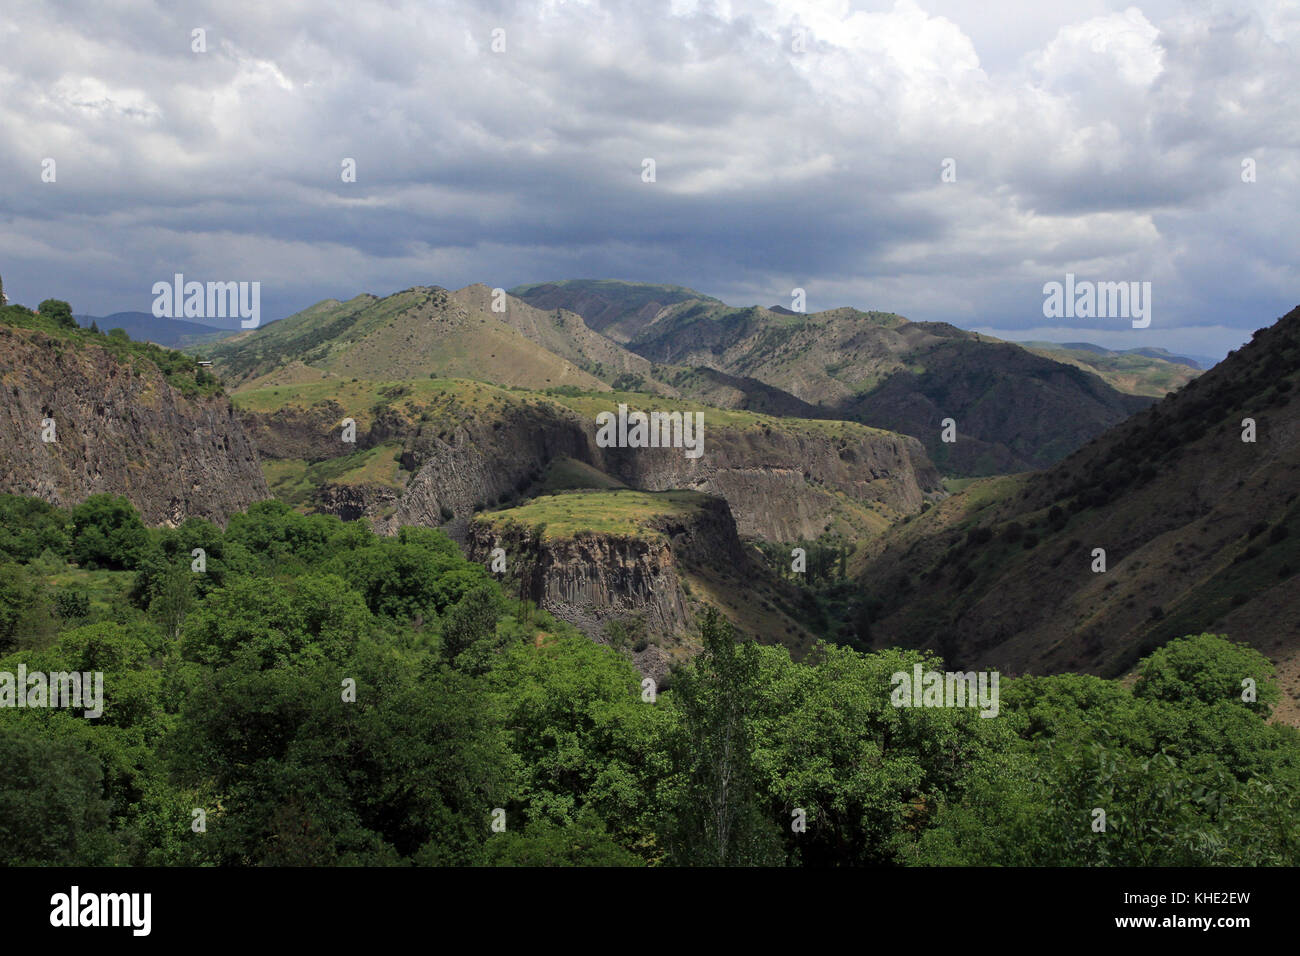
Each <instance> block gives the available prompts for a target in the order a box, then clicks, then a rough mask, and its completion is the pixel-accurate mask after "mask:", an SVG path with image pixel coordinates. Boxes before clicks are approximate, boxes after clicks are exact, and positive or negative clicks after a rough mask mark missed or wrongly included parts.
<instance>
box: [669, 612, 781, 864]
mask: <svg viewBox="0 0 1300 956" xmlns="http://www.w3.org/2000/svg"><path fill="white" fill-rule="evenodd" d="M700 637H701V640H702V642H703V645H704V646H703V649H702V650H701V652H700V654H699V656H698V657H696V659H695V661H694V662H693V665H692V666H691V667H689V668H687V669H686V670H685V671H684V672H683V673H682V675H681V676H680V677H679V678H678V680H677V681H676V683H675V684H674V690H673V698H674V702H675V703H676V706H677V707H678V708H679V709H680V711H681V717H682V725H681V726H682V733H681V735H680V737H679V740H678V745H677V757H678V766H679V768H680V771H681V773H682V775H683V777H684V780H683V786H682V787H681V790H680V793H679V795H678V799H677V801H676V806H675V807H674V812H673V819H672V820H671V821H670V822H669V823H668V826H667V832H668V847H669V853H670V859H671V860H672V861H673V862H675V863H679V864H689V865H702V866H752V865H773V864H777V863H780V862H782V853H781V849H780V842H779V837H778V836H777V830H776V826H775V824H774V823H773V821H771V820H770V819H768V818H767V817H766V816H765V815H764V813H763V809H762V806H761V802H760V799H759V796H758V793H757V791H756V789H755V786H754V779H753V776H754V775H753V768H752V765H751V755H750V746H751V744H750V733H749V728H748V718H749V716H750V714H751V712H752V710H753V707H754V702H755V701H756V700H757V698H758V693H759V685H758V681H759V666H758V648H757V647H756V646H755V645H754V644H751V643H746V644H737V643H736V640H735V636H734V633H733V631H732V627H731V624H730V623H729V622H728V621H727V620H726V619H725V618H723V617H722V616H721V615H720V614H719V613H718V611H717V609H716V608H713V607H710V608H709V609H708V610H707V611H706V612H705V614H704V615H703V617H702V618H701V621H700Z"/></svg>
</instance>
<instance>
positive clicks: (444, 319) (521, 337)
mask: <svg viewBox="0 0 1300 956" xmlns="http://www.w3.org/2000/svg"><path fill="white" fill-rule="evenodd" d="M493 299H494V297H493V294H492V290H491V289H489V288H487V287H486V286H483V285H472V286H467V287H466V288H464V289H460V290H458V291H455V292H451V291H449V290H447V289H443V288H440V287H437V286H420V287H415V288H411V289H407V290H405V291H403V292H399V293H396V294H394V295H390V296H386V297H384V298H379V297H377V296H373V295H360V296H357V297H355V298H353V299H350V300H349V301H347V302H338V301H337V300H333V299H329V300H326V301H324V302H320V303H317V304H316V305H314V306H311V307H310V308H308V309H305V310H303V311H302V312H299V313H297V314H296V315H292V316H290V317H288V318H287V319H281V320H280V321H279V322H276V323H275V324H274V325H272V326H269V327H267V328H264V329H257V330H254V331H251V332H244V333H241V334H239V335H235V336H232V337H230V338H228V339H226V340H224V341H223V342H221V343H218V344H217V345H215V346H214V347H213V348H212V349H211V355H212V358H213V360H214V362H215V364H216V368H217V369H218V370H219V372H220V373H221V374H222V376H223V378H224V380H225V381H227V382H229V383H231V384H232V385H244V384H246V383H250V382H254V380H256V382H255V384H276V383H287V382H299V383H301V382H311V381H321V380H325V379H331V378H338V379H352V378H359V379H368V380H372V381H390V382H391V381H398V380H405V379H418V378H429V377H431V376H432V377H437V378H469V379H475V380H478V381H484V382H491V383H494V384H497V385H504V386H509V387H521V388H548V387H555V386H570V387H574V388H580V389H597V390H599V389H608V388H610V387H611V385H612V384H618V385H620V386H621V387H646V388H648V389H649V390H651V391H664V392H667V393H670V394H671V393H672V391H673V390H672V389H670V388H665V387H664V386H662V385H661V384H660V383H658V382H657V381H655V380H653V378H652V376H651V370H650V362H649V361H648V360H647V359H645V358H643V357H641V356H639V355H635V354H633V353H631V352H628V351H627V350H626V349H624V348H623V347H622V346H620V345H618V344H617V343H616V342H614V341H613V340H611V339H609V338H606V337H605V336H603V335H601V334H600V333H599V332H596V331H593V330H592V329H590V328H588V327H587V326H586V324H585V323H584V322H583V320H582V318H581V317H580V316H578V315H577V314H576V313H572V312H563V311H545V310H542V309H537V308H534V307H533V306H531V305H528V304H527V303H525V302H522V301H520V300H518V299H514V298H512V297H509V296H506V297H504V298H503V299H502V300H501V301H500V306H501V309H502V310H501V311H496V309H495V308H494V302H493Z"/></svg>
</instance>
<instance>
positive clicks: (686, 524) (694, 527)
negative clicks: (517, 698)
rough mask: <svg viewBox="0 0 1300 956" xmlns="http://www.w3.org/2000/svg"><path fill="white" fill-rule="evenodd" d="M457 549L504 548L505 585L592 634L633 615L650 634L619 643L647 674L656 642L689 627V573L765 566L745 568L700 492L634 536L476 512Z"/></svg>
mask: <svg viewBox="0 0 1300 956" xmlns="http://www.w3.org/2000/svg"><path fill="white" fill-rule="evenodd" d="M575 497H576V498H580V497H581V495H576V496H575ZM464 547H465V552H466V556H467V557H469V558H470V560H473V561H481V562H483V563H484V564H487V565H489V566H490V565H491V560H492V550H493V549H494V548H501V549H503V550H504V552H505V555H506V571H505V573H504V574H502V575H501V577H502V578H503V580H504V581H505V587H506V590H507V591H508V592H509V593H514V594H517V595H519V596H520V597H522V598H526V599H528V600H531V601H533V602H534V603H536V604H537V605H538V606H539V607H541V608H544V609H545V610H547V611H549V612H550V613H552V614H554V615H555V616H556V617H558V618H561V619H562V620H565V621H568V622H569V623H571V624H573V625H574V626H575V627H577V628H578V629H579V630H581V631H583V632H584V633H585V634H587V635H588V636H589V637H591V638H592V639H593V640H596V641H600V642H604V641H606V640H607V639H608V635H607V631H606V625H607V624H608V623H609V622H610V621H626V620H628V619H631V618H635V619H637V620H638V621H639V622H640V623H641V624H642V625H643V626H644V629H645V631H644V633H645V634H646V635H648V636H649V637H651V638H652V640H650V641H647V642H646V644H645V645H643V646H640V647H635V646H634V647H631V648H628V650H629V651H630V652H631V653H632V659H633V662H634V663H635V664H636V665H637V667H638V668H639V669H640V670H641V672H642V673H643V674H645V675H647V676H650V677H654V678H655V679H656V680H660V679H661V678H662V677H663V675H664V674H666V673H667V672H668V669H669V665H670V663H671V656H670V654H669V653H668V652H666V651H665V650H664V649H663V648H664V647H666V646H669V645H671V644H674V643H676V644H679V645H680V644H682V643H683V641H682V637H683V635H687V634H689V633H690V632H692V631H693V630H694V626H695V625H694V621H695V616H696V613H697V611H698V608H697V607H696V606H695V602H692V601H691V600H689V599H688V598H687V594H686V592H685V590H684V588H683V581H684V580H686V578H687V576H688V575H690V574H692V572H695V571H697V570H698V569H700V568H702V567H711V568H728V569H736V570H739V571H741V572H744V573H746V574H747V575H748V577H749V579H750V580H751V581H755V580H758V579H759V578H761V577H762V576H763V574H764V573H765V572H763V571H762V569H760V568H757V567H751V560H750V558H749V557H748V555H747V554H746V553H745V550H744V548H743V547H742V546H741V544H740V540H739V538H738V537H737V536H736V523H735V521H734V520H733V519H732V516H731V511H730V509H729V508H728V507H727V503H726V502H725V501H722V500H721V499H718V498H709V499H703V500H702V502H701V504H700V505H699V507H698V508H697V509H695V510H693V511H692V512H691V513H690V514H689V515H660V516H656V517H654V518H652V519H651V520H650V521H649V522H648V524H647V526H646V528H645V529H644V533H642V534H636V535H614V534H600V533H595V532H590V531H581V532H578V533H576V534H574V535H572V536H563V537H541V538H539V537H538V534H537V532H536V531H535V530H534V529H533V528H529V527H526V526H522V525H519V524H511V523H507V524H505V525H502V524H495V523H492V522H490V521H488V520H485V519H477V520H475V521H472V522H470V523H469V527H468V529H467V532H466V541H465V546H464ZM660 638H669V640H666V641H665V640H660ZM685 643H686V644H689V643H690V641H689V640H688V641H686V642H685Z"/></svg>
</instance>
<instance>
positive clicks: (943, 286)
mask: <svg viewBox="0 0 1300 956" xmlns="http://www.w3.org/2000/svg"><path fill="white" fill-rule="evenodd" d="M1007 10H1008V11H1009V12H1008V14H1007V16H1006V18H1005V20H1006V22H1005V24H1002V25H998V24H996V23H990V20H996V15H995V14H991V13H990V12H989V11H988V9H987V5H985V4H982V3H975V2H973V0H972V2H970V3H968V4H967V3H962V2H959V0H934V3H933V4H932V5H926V4H925V3H924V0H920V2H919V3H913V2H910V0H900V2H898V3H896V4H867V5H862V6H853V5H850V4H848V3H836V2H819V3H796V2H787V0H775V2H742V0H736V2H730V3H728V2H718V3H696V2H693V0H674V2H671V3H660V4H645V3H641V2H635V3H634V2H630V0H629V2H607V3H595V2H559V0H547V2H541V3H527V4H525V3H510V2H502V0H498V2H493V3H461V2H441V3H433V4H429V3H425V2H418V0H409V2H405V0H392V2H371V3H346V4H345V3H342V2H338V3H332V4H328V3H327V4H311V5H303V6H298V5H277V4H262V3H254V2H252V0H222V2H220V3H218V2H211V3H203V2H200V3H193V4H188V5H187V6H186V8H185V9H184V11H177V10H175V9H173V8H171V7H170V6H168V5H163V4H145V3H132V2H120V3H112V2H107V3H104V2H97V3H90V2H86V3H78V2H67V3H62V4H59V5H57V7H55V6H54V5H48V4H39V3H35V2H28V3H19V4H17V5H16V6H13V5H10V6H8V7H6V9H5V10H4V11H3V12H0V43H3V44H4V48H5V50H6V57H5V59H4V62H3V63H0V92H2V93H3V95H2V96H0V183H3V185H0V221H3V223H4V226H5V228H4V230H3V231H0V271H3V274H4V275H5V284H6V289H7V291H9V293H10V295H11V296H12V297H14V298H16V299H18V300H20V301H28V302H37V301H39V300H40V299H42V298H45V297H47V296H60V297H64V298H67V299H69V300H71V301H73V302H74V304H75V306H76V307H77V309H78V311H89V312H99V313H107V312H112V311H116V310H123V309H143V308H147V307H148V302H149V301H150V298H151V297H150V294H149V290H150V288H151V286H152V284H153V282H155V281H157V280H158V279H160V278H168V277H170V276H171V275H172V273H174V272H184V273H186V274H187V275H192V276H194V277H196V278H203V279H208V278H225V279H249V280H253V279H255V280H258V281H261V282H262V284H263V308H264V312H265V313H266V314H268V315H275V314H285V313H288V312H291V311H295V310H297V309H299V308H302V307H304V306H306V305H308V304H310V303H312V302H314V301H317V300H319V299H321V298H324V297H329V296H332V297H340V298H346V297H350V296H351V295H353V294H355V293H357V292H360V291H369V292H374V293H378V294H383V293H387V292H391V291H395V290H397V289H401V288H406V287H408V286H410V285H413V284H429V283H437V284H441V285H446V286H451V287H456V286H460V285H465V284H468V283H470V282H478V281H482V282H486V283H489V284H491V285H504V286H509V285H513V284H515V283H517V282H523V281H534V280H541V279H550V278H561V277H566V276H614V277H623V278H632V279H644V280H658V281H667V282H675V283H681V284H686V285H691V286H694V287H697V288H699V289H701V290H702V291H705V292H709V293H711V294H715V295H719V296H721V297H723V298H727V299H729V300H735V301H737V302H738V303H748V302H761V303H763V304H769V303H771V302H780V301H786V300H787V299H788V297H789V294H790V289H791V288H792V287H794V286H795V285H798V286H800V287H803V288H806V289H807V292H808V299H809V306H810V307H812V308H824V307H831V306H836V305H844V304H851V305H856V306H858V307H861V308H864V309H865V308H880V309H890V310H893V311H898V312H902V313H903V314H907V315H909V316H911V317H913V318H917V319H928V320H948V321H953V322H955V323H957V324H963V325H967V326H980V327H983V328H986V329H991V330H995V331H996V333H997V334H1005V335H1019V334H1020V333H1021V332H1023V333H1025V334H1026V335H1028V334H1030V333H1033V334H1039V333H1043V332H1044V329H1046V328H1047V327H1048V326H1050V325H1051V321H1050V320H1045V319H1044V318H1043V315H1042V310H1041V305H1042V291H1041V290H1042V285H1043V283H1044V282H1049V281H1054V280H1059V279H1060V278H1061V277H1062V276H1063V275H1064V273H1065V272H1067V271H1070V272H1074V273H1075V274H1077V275H1079V276H1081V277H1087V278H1093V279H1097V280H1129V279H1132V280H1144V281H1151V282H1152V283H1153V286H1154V288H1155V309H1156V311H1155V320H1154V322H1153V325H1152V328H1151V329H1149V330H1146V331H1145V332H1144V333H1142V335H1141V336H1140V337H1141V339H1142V341H1140V342H1139V341H1137V339H1138V338H1139V336H1138V334H1137V332H1136V330H1129V333H1128V334H1129V335H1130V337H1131V339H1132V341H1133V342H1134V344H1142V345H1147V344H1164V343H1166V342H1168V343H1170V347H1174V344H1177V347H1179V348H1182V349H1184V350H1192V351H1196V352H1199V353H1206V352H1210V353H1222V352H1223V351H1225V350H1226V349H1228V348H1230V347H1232V346H1233V345H1235V344H1237V343H1238V342H1239V341H1240V340H1242V339H1244V338H1246V337H1248V335H1249V332H1250V331H1251V330H1253V329H1254V328H1255V327H1256V326H1258V325H1260V324H1263V323H1264V322H1267V321H1268V320H1270V319H1271V318H1273V317H1275V316H1276V315H1280V314H1282V313H1283V312H1285V311H1287V310H1288V309H1289V308H1290V307H1291V306H1293V305H1294V304H1295V300H1296V299H1298V298H1300V294H1297V289H1298V288H1300V283H1297V281H1296V280H1297V265H1296V263H1297V262H1300V256H1298V255H1297V252H1300V249H1298V248H1297V246H1298V241H1297V239H1296V238H1295V236H1294V230H1291V229H1288V228H1287V225H1289V223H1291V222H1293V221H1294V212H1295V208H1296V199H1295V197H1296V196H1297V195H1298V194H1300V192H1298V191H1297V187H1298V186H1300V156H1298V155H1297V150H1298V149H1300V88H1298V87H1297V84H1296V82H1295V80H1296V68H1295V63H1296V59H1295V52H1294V51H1295V49H1296V47H1297V45H1298V44H1300V17H1297V15H1296V14H1295V12H1294V9H1293V7H1292V6H1289V5H1288V4H1287V3H1286V2H1285V0H1276V2H1274V0H1261V2H1259V3H1254V4H1250V5H1246V6H1243V5H1237V4H1234V5H1233V6H1231V7H1223V8H1222V9H1221V8H1220V7H1218V6H1216V5H1215V4H1209V3H1207V4H1201V5H1199V6H1196V7H1193V8H1190V12H1189V8H1188V7H1186V6H1184V5H1181V4H1176V3H1172V2H1163V0H1162V2H1159V3H1155V4H1148V5H1144V6H1142V7H1141V8H1138V7H1132V6H1125V5H1122V4H1108V3H1104V2H1079V3H1077V4H1071V5H1067V6H1065V7H1063V6H1060V5H1042V4H1039V3H1029V2H1021V0H1014V2H1012V3H1010V4H1009V5H1008V7H1007ZM196 27H203V28H204V29H206V31H207V44H208V52H207V53H203V54H197V53H194V52H192V51H191V49H190V31H191V30H192V29H194V28H196ZM496 28H501V29H503V30H504V31H505V33H504V38H505V44H506V50H505V52H503V53H494V52H493V51H492V49H491V45H492V41H493V30H494V29H496ZM796 30H803V31H805V32H804V34H803V36H802V40H803V43H804V47H805V50H806V52H802V53H799V52H794V51H793V50H792V41H793V40H794V38H795V31H796ZM46 157H52V158H54V159H55V160H56V162H57V164H58V165H57V168H58V181H57V182H56V183H53V184H49V183H43V182H41V179H40V174H41V162H42V160H43V159H44V158H46ZM344 158H351V159H354V160H355V161H356V165H357V172H358V181H357V182H356V183H343V182H341V181H340V178H339V172H340V163H341V162H342V160H343V159H344ZM645 158H653V159H654V160H655V163H656V167H657V169H656V172H657V181H656V182H655V183H644V182H642V181H641V169H642V160H643V159H645ZM949 158H951V159H953V160H954V161H955V163H956V169H957V181H956V182H954V183H941V182H940V169H941V164H942V163H943V161H944V160H945V159H949ZM1247 158H1250V159H1253V160H1254V161H1255V163H1256V166H1257V182H1255V183H1253V184H1246V183H1243V182H1242V181H1241V163H1242V161H1243V160H1244V159H1247ZM1093 332H1095V333H1097V335H1094V336H1092V337H1094V338H1097V337H1098V336H1101V335H1103V334H1105V335H1109V336H1112V337H1120V336H1123V335H1124V334H1125V329H1124V327H1123V323H1122V322H1121V323H1112V324H1110V325H1107V324H1105V323H1102V322H1095V323H1093V324H1091V325H1089V324H1083V323H1080V324H1077V325H1075V326H1074V327H1067V328H1063V329H1061V330H1060V336H1059V337H1061V338H1066V339H1076V340H1077V339H1087V338H1089V337H1090V334H1091V333H1093ZM1198 342H1199V343H1201V344H1200V345H1199V346H1198V345H1197V343H1198ZM1105 344H1113V345H1115V344H1118V345H1122V344H1123V342H1122V341H1110V342H1108V343H1105Z"/></svg>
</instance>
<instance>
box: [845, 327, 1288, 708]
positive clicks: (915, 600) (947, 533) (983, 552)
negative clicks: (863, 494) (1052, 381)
mask: <svg viewBox="0 0 1300 956" xmlns="http://www.w3.org/2000/svg"><path fill="white" fill-rule="evenodd" d="M1298 381H1300V309H1296V310H1293V311H1292V312H1291V313H1289V314H1288V315H1286V316H1284V317H1283V318H1281V319H1279V320H1278V321H1277V323H1276V324H1275V325H1273V326H1272V327H1269V328H1266V329H1261V330H1259V331H1258V332H1256V333H1255V336H1254V338H1253V339H1252V340H1251V342H1250V343H1249V344H1247V345H1246V346H1244V347H1243V348H1242V349H1240V350H1239V351H1236V352H1233V353H1229V355H1228V357H1227V358H1226V359H1224V360H1223V361H1222V362H1220V363H1219V364H1218V365H1216V366H1215V367H1214V368H1213V369H1211V370H1209V371H1207V372H1205V373H1204V374H1203V375H1201V376H1199V377H1197V378H1196V379H1194V380H1192V381H1191V382H1189V383H1188V384H1187V385H1185V386H1183V387H1182V388H1181V389H1179V390H1178V391H1177V392H1174V393H1172V394H1170V395H1169V396H1167V397H1166V398H1165V399H1164V400H1163V401H1161V402H1160V403H1159V404H1157V405H1155V406H1153V407H1151V408H1150V409H1148V410H1146V411H1145V412H1142V413H1140V414H1138V415H1135V416H1134V417H1133V418H1131V419H1129V420H1128V421H1125V422H1123V423H1122V424H1120V425H1118V426H1116V427H1115V428H1112V429H1110V430H1108V431H1107V432H1105V433H1104V434H1103V435H1101V436H1099V437H1097V438H1096V439H1094V440H1093V441H1091V442H1090V443H1089V444H1088V445H1086V446H1085V447H1084V448H1081V449H1080V450H1078V451H1077V452H1075V453H1074V454H1072V455H1070V456H1069V457H1068V458H1066V459H1065V460H1063V461H1061V462H1060V463H1058V464H1057V465H1055V466H1053V467H1052V468H1050V469H1047V470H1046V471H1043V472H1041V473H1038V474H1033V475H1016V476H1009V477H1003V478H994V479H987V480H985V481H979V482H975V483H973V484H971V485H970V486H969V487H967V488H966V489H965V490H963V491H962V492H961V493H959V494H957V495H954V496H952V497H951V498H949V499H947V500H946V501H943V502H942V503H940V504H939V505H937V506H936V507H934V508H933V509H931V510H930V511H929V512H927V513H926V514H924V515H921V516H919V517H917V518H915V519H912V520H906V519H905V520H904V522H903V523H902V524H900V525H899V526H898V527H896V528H895V529H892V530H891V531H890V532H889V533H888V534H887V535H885V536H884V537H883V538H882V539H881V540H880V541H879V543H878V550H877V551H876V553H875V554H874V557H873V560H872V561H871V562H870V563H869V565H868V567H867V569H866V571H865V572H864V574H863V576H862V579H861V583H862V585H863V587H864V588H866V589H867V590H868V591H869V592H870V594H871V595H872V599H873V600H874V601H875V602H876V605H877V609H876V613H875V616H874V620H873V623H872V634H873V640H874V641H875V642H877V643H878V644H879V645H881V646H884V645H892V644H896V643H898V644H903V645H906V646H926V647H934V648H938V649H940V650H941V651H942V653H943V654H944V656H945V658H946V659H947V660H949V661H951V662H952V663H954V664H957V665H961V666H964V667H965V666H980V667H992V668H998V669H1004V670H1007V671H1009V672H1012V673H1016V672H1021V671H1035V672H1043V671H1053V672H1054V671H1061V670H1084V671H1089V672H1095V673H1100V674H1104V675H1118V674H1122V673H1124V672H1125V671H1126V670H1127V669H1128V668H1130V667H1131V666H1132V665H1133V664H1134V662H1135V661H1136V660H1137V659H1138V658H1139V657H1140V656H1141V655H1143V654H1145V653H1149V652H1150V651H1151V650H1152V649H1154V648H1155V647H1157V646H1160V645H1161V644H1163V643H1164V642H1166V641H1168V640H1170V639H1172V638H1174V637H1178V636H1181V635H1184V634H1188V633H1199V632H1202V631H1213V632H1215V633H1224V634H1227V635H1228V636H1229V637H1230V638H1232V639H1234V640H1237V641H1243V642H1246V643H1249V644H1251V645H1253V646H1254V647H1256V648H1258V649H1259V650H1261V651H1262V652H1264V653H1265V654H1267V655H1268V656H1269V657H1270V658H1272V659H1274V660H1275V661H1277V662H1278V663H1279V665H1280V671H1281V674H1282V677H1283V683H1284V685H1287V686H1289V687H1290V688H1291V690H1292V692H1293V693H1294V691H1295V690H1296V689H1297V687H1298V686H1300V684H1298V681H1297V678H1298V677H1300V586H1298V585H1300V582H1298V581H1297V578H1296V573H1297V571H1300V491H1298V490H1297V489H1300V403H1296V402H1294V401H1292V396H1293V395H1294V394H1295V391H1296V385H1297V382H1298ZM1245 419H1253V421H1254V427H1255V441H1254V442H1247V441H1243V434H1244V431H1245V426H1243V421H1244V420H1245ZM1098 548H1100V549H1103V550H1104V551H1105V570H1104V571H1094V562H1095V561H1096V558H1097V554H1096V552H1095V549H1098ZM1098 567H1099V566H1098ZM1288 706H1289V707H1290V708H1291V710H1292V711H1294V709H1295V705H1294V701H1292V702H1291V703H1289V704H1288ZM1293 716H1294V715H1293Z"/></svg>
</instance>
